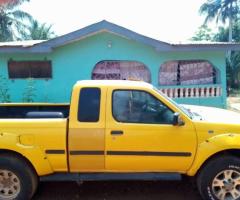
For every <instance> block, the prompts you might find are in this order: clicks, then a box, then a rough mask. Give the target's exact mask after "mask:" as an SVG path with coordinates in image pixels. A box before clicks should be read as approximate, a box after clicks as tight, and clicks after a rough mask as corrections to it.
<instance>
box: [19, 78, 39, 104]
mask: <svg viewBox="0 0 240 200" xmlns="http://www.w3.org/2000/svg"><path fill="white" fill-rule="evenodd" d="M35 92H36V87H35V81H34V79H32V78H29V79H28V80H27V86H26V88H25V90H24V92H23V99H22V101H23V102H34V98H35V97H36V94H35Z"/></svg>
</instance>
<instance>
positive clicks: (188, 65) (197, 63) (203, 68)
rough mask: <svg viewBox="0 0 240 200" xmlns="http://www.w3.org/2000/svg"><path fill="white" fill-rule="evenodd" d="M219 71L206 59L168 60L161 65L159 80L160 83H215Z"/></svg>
mask: <svg viewBox="0 0 240 200" xmlns="http://www.w3.org/2000/svg"><path fill="white" fill-rule="evenodd" d="M216 79H217V71H216V69H215V68H214V66H213V65H212V64H211V63H210V62H208V61H205V60H177V61H168V62H166V63H164V64H163V65H161V67H160V71H159V75H158V80H159V84H160V85H198V84H215V83H216Z"/></svg>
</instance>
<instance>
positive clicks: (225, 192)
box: [197, 156, 240, 200]
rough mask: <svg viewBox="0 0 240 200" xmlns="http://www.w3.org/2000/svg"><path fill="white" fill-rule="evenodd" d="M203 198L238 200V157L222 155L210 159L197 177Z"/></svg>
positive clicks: (239, 165) (239, 167) (239, 190)
mask: <svg viewBox="0 0 240 200" xmlns="http://www.w3.org/2000/svg"><path fill="white" fill-rule="evenodd" d="M197 185H198V189H199V192H200V194H201V196H202V197H203V199H205V200H240V159H239V158H237V157H234V156H223V157H218V158H215V159H213V160H210V161H209V162H208V163H207V164H206V166H204V168H203V169H202V170H201V171H200V173H199V175H198V177H197Z"/></svg>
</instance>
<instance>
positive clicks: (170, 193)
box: [33, 181, 201, 200]
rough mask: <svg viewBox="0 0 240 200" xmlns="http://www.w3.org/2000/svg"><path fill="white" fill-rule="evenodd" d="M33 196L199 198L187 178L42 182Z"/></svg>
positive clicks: (85, 199)
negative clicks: (172, 179) (80, 183)
mask: <svg viewBox="0 0 240 200" xmlns="http://www.w3.org/2000/svg"><path fill="white" fill-rule="evenodd" d="M33 199H34V200H50V199H51V200H53V199H54V200H58V199H59V200H61V199H62V200H63V199H64V200H66V199H67V200H69V199H71V200H78V199H81V200H200V199H201V198H200V196H199V194H198V191H197V189H196V188H195V187H194V186H193V184H190V182H189V181H149V182H147V181H138V182H136V181H128V182H127V181H111V182H84V183H83V184H82V185H80V186H79V185H78V184H77V183H75V182H44V183H40V185H39V188H38V191H37V193H36V195H35V196H34V198H33Z"/></svg>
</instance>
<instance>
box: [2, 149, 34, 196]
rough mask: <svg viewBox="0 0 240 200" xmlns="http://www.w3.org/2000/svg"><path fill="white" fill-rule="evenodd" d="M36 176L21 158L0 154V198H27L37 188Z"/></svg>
mask: <svg viewBox="0 0 240 200" xmlns="http://www.w3.org/2000/svg"><path fill="white" fill-rule="evenodd" d="M37 183H38V178H37V176H36V174H35V172H34V171H33V170H32V169H31V167H30V166H29V165H28V164H27V162H25V161H24V160H23V159H21V158H19V157H17V156H15V155H11V154H6V155H0V199H1V200H12V199H15V200H28V199H31V197H32V195H33V194H34V192H35V190H36V188H37Z"/></svg>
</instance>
